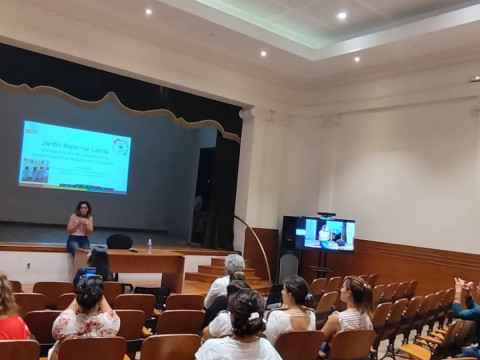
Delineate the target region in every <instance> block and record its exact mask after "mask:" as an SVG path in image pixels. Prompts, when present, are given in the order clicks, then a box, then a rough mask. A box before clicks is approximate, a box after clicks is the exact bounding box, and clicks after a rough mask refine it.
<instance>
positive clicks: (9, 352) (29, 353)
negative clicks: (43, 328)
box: [0, 340, 40, 360]
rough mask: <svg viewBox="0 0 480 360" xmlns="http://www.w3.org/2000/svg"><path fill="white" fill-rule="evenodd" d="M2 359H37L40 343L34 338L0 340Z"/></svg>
mask: <svg viewBox="0 0 480 360" xmlns="http://www.w3.org/2000/svg"><path fill="white" fill-rule="evenodd" d="M0 354H2V356H1V357H2V360H18V359H21V360H38V358H39V357H40V345H39V344H38V342H36V341H35V340H0Z"/></svg>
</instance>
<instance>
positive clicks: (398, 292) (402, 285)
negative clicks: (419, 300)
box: [392, 281, 410, 302]
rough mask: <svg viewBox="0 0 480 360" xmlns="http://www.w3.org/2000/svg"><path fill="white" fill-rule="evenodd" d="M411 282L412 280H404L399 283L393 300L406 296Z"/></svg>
mask: <svg viewBox="0 0 480 360" xmlns="http://www.w3.org/2000/svg"><path fill="white" fill-rule="evenodd" d="M409 284H410V281H402V282H401V283H400V284H398V287H397V289H396V290H395V294H393V300H392V301H394V302H395V301H397V300H398V299H401V298H403V297H405V291H407V288H408V285H409Z"/></svg>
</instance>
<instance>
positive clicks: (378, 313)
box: [371, 302, 393, 359]
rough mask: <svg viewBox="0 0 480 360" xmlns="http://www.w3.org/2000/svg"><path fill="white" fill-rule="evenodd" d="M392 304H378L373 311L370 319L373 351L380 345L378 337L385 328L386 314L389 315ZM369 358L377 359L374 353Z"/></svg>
mask: <svg viewBox="0 0 480 360" xmlns="http://www.w3.org/2000/svg"><path fill="white" fill-rule="evenodd" d="M392 305H393V304H392V303H391V302H386V303H383V304H379V305H378V306H377V308H376V309H375V313H374V314H373V317H372V325H373V330H374V331H375V338H374V339H373V345H372V348H373V349H378V344H379V343H380V337H381V336H382V333H383V329H384V328H385V324H386V323H387V317H388V314H390V310H391V309H392ZM371 357H372V358H373V359H376V358H377V353H376V351H372V352H371Z"/></svg>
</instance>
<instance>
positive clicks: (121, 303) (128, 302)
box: [112, 294, 157, 330]
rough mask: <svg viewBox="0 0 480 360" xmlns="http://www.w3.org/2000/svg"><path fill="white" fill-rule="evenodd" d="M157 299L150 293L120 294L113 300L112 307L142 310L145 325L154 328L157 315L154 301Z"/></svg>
mask: <svg viewBox="0 0 480 360" xmlns="http://www.w3.org/2000/svg"><path fill="white" fill-rule="evenodd" d="M156 301H157V299H156V298H155V295H152V294H120V295H118V296H117V297H116V298H115V300H114V301H113V304H112V308H113V309H115V310H117V309H123V310H142V311H143V312H144V313H145V317H146V320H145V326H146V327H147V328H148V329H152V330H155V328H156V326H157V325H156V324H157V315H156V314H155V310H154V309H155V303H156Z"/></svg>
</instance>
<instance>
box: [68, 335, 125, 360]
mask: <svg viewBox="0 0 480 360" xmlns="http://www.w3.org/2000/svg"><path fill="white" fill-rule="evenodd" d="M125 350H126V342H125V339H124V338H122V337H119V336H114V337H103V338H93V337H91V338H76V339H65V340H64V341H62V342H61V343H60V347H59V349H58V360H85V359H88V360H123V359H124V355H125Z"/></svg>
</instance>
